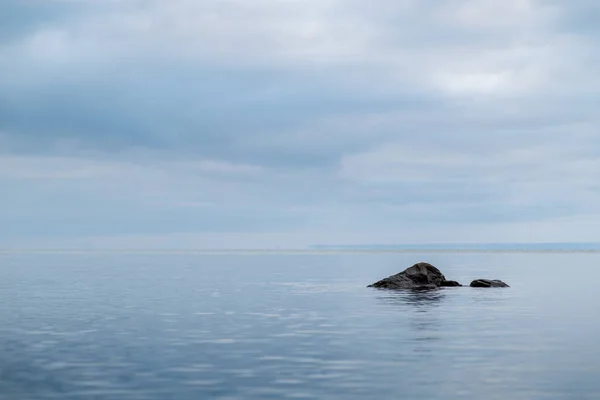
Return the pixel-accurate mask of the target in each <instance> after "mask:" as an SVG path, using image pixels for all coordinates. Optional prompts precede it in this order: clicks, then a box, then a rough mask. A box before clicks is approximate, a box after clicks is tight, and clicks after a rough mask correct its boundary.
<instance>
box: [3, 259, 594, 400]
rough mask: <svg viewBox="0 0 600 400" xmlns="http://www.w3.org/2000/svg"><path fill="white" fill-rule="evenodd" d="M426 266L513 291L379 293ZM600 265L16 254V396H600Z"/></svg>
mask: <svg viewBox="0 0 600 400" xmlns="http://www.w3.org/2000/svg"><path fill="white" fill-rule="evenodd" d="M418 261H428V262H431V263H433V264H434V265H436V266H437V267H438V268H440V269H441V270H442V272H444V273H445V274H446V277H447V278H449V279H455V280H458V281H460V282H462V283H463V284H464V283H467V284H468V283H469V282H470V280H471V279H473V278H498V279H502V280H504V281H506V282H507V283H509V284H510V285H511V288H509V289H474V288H468V287H464V288H444V289H441V290H438V291H430V292H408V293H402V292H400V293H394V292H388V291H379V290H375V289H367V288H366V287H365V286H366V285H367V284H369V283H372V282H374V281H376V280H378V279H380V278H383V277H386V276H388V275H390V274H392V273H396V272H399V271H401V270H403V269H404V268H406V267H408V266H410V265H412V264H414V263H415V262H418ZM599 264H600V254H595V253H590V254H544V253H531V254H510V253H488V254H469V253H460V254H427V253H422V254H405V253H383V254H377V253H373V254H302V255H299V254H281V255H278V254H269V255H260V254H253V255H244V254H233V255H226V254H225V255H197V254H196V255H190V254H164V255H159V254H154V255H135V254H130V255H127V254H55V255H53V254H29V255H27V254H12V255H11V254H5V255H2V256H0V302H1V305H0V398H3V399H123V400H128V399H167V398H173V399H183V400H184V399H204V398H215V399H269V398H273V399H361V400H362V399H366V398H374V399H375V398H377V399H397V398H407V399H413V400H416V399H457V400H458V399H465V398H478V399H490V400H491V399H502V400H505V399H523V400H525V399H527V400H532V399H594V400H596V399H599V398H600V380H598V377H599V376H600V359H599V357H598V356H599V355H600V340H599V339H598V338H600V319H599V317H600V315H599V312H598V305H599V304H600V302H599V301H600V295H598V294H597V293H598V292H597V284H596V282H597V281H598V278H600V272H599V271H600V270H599V269H598V268H597V265H599Z"/></svg>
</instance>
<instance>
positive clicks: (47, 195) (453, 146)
mask: <svg viewBox="0 0 600 400" xmlns="http://www.w3.org/2000/svg"><path fill="white" fill-rule="evenodd" d="M599 27H600V4H599V3H598V2H597V1H595V0H572V1H558V0H557V1H552V0H547V1H543V0H539V1H534V0H445V1H441V0H375V1H371V2H365V1H362V0H361V1H359V0H253V1H247V0H243V1H242V0H203V1H197V0H169V1H166V0H160V1H159V0H143V1H142V0H2V1H1V2H0V185H1V187H2V188H3V189H2V190H1V192H0V249H22V248H29V249H38V248H57V249H59V248H60V249H89V248H94V249H103V248H114V249H133V248H136V249H137V248H140V249H142V248H143V249H212V248H303V247H307V246H311V245H316V244H329V245H336V244H340V245H352V244H363V245H364V244H396V243H409V244H422V243H486V242H496V243H499V242H523V243H526V242H597V241H599V240H598V232H599V231H598V229H597V227H598V226H600V135H599V134H598V127H599V126H600V125H599V123H600V113H598V105H599V101H600V75H599V74H598V71H600V46H598V41H599V40H600V28H599Z"/></svg>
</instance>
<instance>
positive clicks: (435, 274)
mask: <svg viewBox="0 0 600 400" xmlns="http://www.w3.org/2000/svg"><path fill="white" fill-rule="evenodd" d="M444 282H451V281H447V280H446V277H445V276H444V274H442V273H441V272H440V270H439V269H437V268H436V267H434V266H433V265H431V264H429V263H425V262H420V263H417V264H415V265H413V266H412V267H410V268H407V269H406V270H404V271H402V272H400V273H398V274H396V275H392V276H390V277H387V278H385V279H382V280H380V281H378V282H375V283H374V284H372V285H369V287H374V288H380V289H435V288H438V287H440V286H442V283H444ZM449 286H453V285H449Z"/></svg>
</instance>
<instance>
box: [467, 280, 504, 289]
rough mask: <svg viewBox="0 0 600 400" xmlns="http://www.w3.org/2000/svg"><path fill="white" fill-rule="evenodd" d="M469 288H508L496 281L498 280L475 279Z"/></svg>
mask: <svg viewBox="0 0 600 400" xmlns="http://www.w3.org/2000/svg"><path fill="white" fill-rule="evenodd" d="M471 287H483V288H488V287H510V286H508V285H507V284H506V283H504V282H502V281H500V280H498V279H494V280H491V279H475V280H474V281H473V282H471Z"/></svg>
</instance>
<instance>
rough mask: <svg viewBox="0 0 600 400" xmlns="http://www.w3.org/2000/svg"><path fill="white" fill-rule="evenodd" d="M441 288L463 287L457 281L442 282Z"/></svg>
mask: <svg viewBox="0 0 600 400" xmlns="http://www.w3.org/2000/svg"><path fill="white" fill-rule="evenodd" d="M440 286H447V287H451V286H462V285H461V284H460V283H458V282H456V281H442V283H440Z"/></svg>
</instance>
